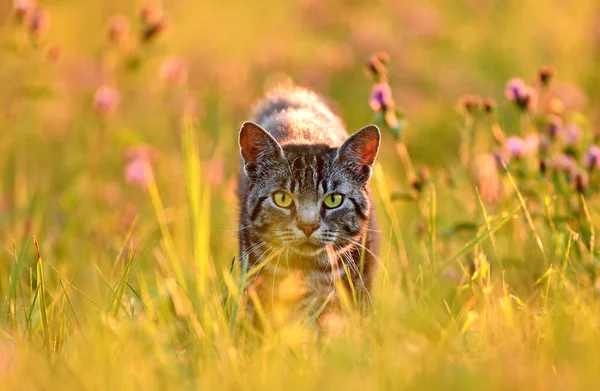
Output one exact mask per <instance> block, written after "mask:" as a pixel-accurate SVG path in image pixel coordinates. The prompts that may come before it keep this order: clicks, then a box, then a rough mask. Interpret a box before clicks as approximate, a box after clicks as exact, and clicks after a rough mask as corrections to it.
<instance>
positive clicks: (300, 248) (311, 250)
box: [290, 239, 325, 256]
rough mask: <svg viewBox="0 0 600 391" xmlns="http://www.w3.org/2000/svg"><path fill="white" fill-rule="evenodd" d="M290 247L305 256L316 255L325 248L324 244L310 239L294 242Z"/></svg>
mask: <svg viewBox="0 0 600 391" xmlns="http://www.w3.org/2000/svg"><path fill="white" fill-rule="evenodd" d="M290 247H291V248H292V250H293V251H294V252H296V253H298V254H300V255H304V256H315V255H317V254H319V253H320V252H322V251H324V250H325V246H324V245H323V244H321V243H318V242H314V241H312V240H310V239H307V240H303V241H301V242H298V243H294V244H292V245H291V246H290Z"/></svg>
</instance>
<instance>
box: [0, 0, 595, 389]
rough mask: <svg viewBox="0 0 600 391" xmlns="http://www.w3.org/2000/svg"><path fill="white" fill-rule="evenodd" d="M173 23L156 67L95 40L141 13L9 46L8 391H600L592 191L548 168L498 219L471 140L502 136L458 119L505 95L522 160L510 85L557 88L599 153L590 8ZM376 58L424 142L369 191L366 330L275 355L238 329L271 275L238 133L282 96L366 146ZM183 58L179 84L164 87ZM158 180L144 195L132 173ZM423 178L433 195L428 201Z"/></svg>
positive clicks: (397, 146) (287, 13)
mask: <svg viewBox="0 0 600 391" xmlns="http://www.w3.org/2000/svg"><path fill="white" fill-rule="evenodd" d="M168 3H169V4H167V2H165V4H164V6H165V8H166V11H167V13H168V15H169V18H170V19H169V21H170V25H169V28H168V29H167V30H166V31H165V33H164V36H160V37H158V38H157V39H156V41H152V42H149V43H147V44H141V43H139V42H138V38H137V37H138V35H136V34H138V32H139V31H140V29H143V27H144V26H143V25H142V24H141V23H140V22H132V26H131V28H132V31H133V33H132V34H133V35H132V38H131V41H129V44H128V45H125V47H119V46H115V45H110V44H108V43H107V42H105V31H104V30H103V29H104V28H105V23H106V20H108V18H109V17H110V16H111V15H112V14H114V13H123V14H125V15H126V16H128V17H129V18H130V19H131V20H132V21H133V20H135V15H137V14H136V13H137V12H138V7H139V5H140V3H137V2H131V3H127V4H121V3H120V2H119V3H118V4H117V2H114V3H113V2H106V4H103V5H100V4H99V3H97V2H74V1H71V2H64V4H63V2H56V1H54V2H53V1H47V2H44V5H45V6H46V7H47V8H48V9H49V10H50V12H51V14H52V28H51V30H50V32H49V33H48V36H47V37H45V38H44V39H43V40H41V41H40V42H39V43H38V44H37V45H33V44H32V43H31V42H30V41H29V38H28V35H27V32H26V29H25V26H22V25H21V26H19V25H17V24H15V23H14V20H13V18H12V16H7V17H6V18H3V20H2V25H1V26H0V31H1V32H2V34H0V41H1V43H2V46H1V48H0V53H1V54H2V56H3V65H2V67H0V83H1V84H0V85H2V87H0V102H2V104H1V105H0V106H1V107H2V116H1V117H0V134H1V137H0V156H1V157H2V158H0V243H1V245H2V247H1V251H0V384H2V385H3V389H7V390H10V389H15V390H16V389H19V390H23V389H26V390H28V389H32V390H38V389H40V390H43V389H60V390H69V389H77V390H81V389H84V390H106V389H115V390H137V389H142V388H143V389H147V390H153V389H157V390H159V389H160V390H163V389H178V390H180V389H203V388H217V389H290V390H294V389H298V390H305V389H348V390H353V389H374V390H375V389H394V390H396V389H418V390H421V389H461V390H464V389H477V390H479V389H595V386H596V384H597V380H596V378H597V368H598V364H599V363H600V353H599V350H598V349H597V348H596V346H597V341H598V337H599V334H600V329H599V327H598V325H599V324H600V308H599V307H600V305H599V303H600V302H599V301H598V287H599V280H598V277H597V276H598V249H597V240H596V231H597V229H598V217H599V215H598V214H599V209H598V207H599V204H598V200H597V197H596V196H595V195H594V191H595V187H596V183H597V180H598V178H597V175H596V174H597V172H596V174H593V173H591V174H590V178H589V179H590V190H589V191H587V192H584V193H582V194H579V193H577V192H574V191H573V190H572V189H571V188H570V185H569V183H568V182H567V181H565V180H564V179H565V178H563V177H560V176H555V177H550V176H546V177H540V176H536V175H533V174H532V173H533V172H535V170H532V169H531V167H532V166H533V165H534V159H533V158H532V159H530V160H526V161H525V163H523V165H522V166H520V165H518V164H517V165H515V164H513V163H511V164H509V165H507V166H506V169H505V170H504V169H503V170H501V171H502V173H501V181H502V184H503V188H504V193H503V196H502V198H501V200H500V201H498V202H496V203H490V202H488V201H487V200H486V199H485V198H486V197H485V194H484V192H483V191H482V189H481V188H480V187H479V188H477V187H476V185H475V181H474V180H473V178H472V175H471V170H470V168H469V167H465V165H463V164H461V158H462V156H461V152H460V151H461V146H460V145H459V144H460V136H461V134H462V132H464V130H465V129H464V128H465V126H463V125H462V123H463V122H466V123H469V126H474V127H473V128H472V129H471V130H472V131H473V132H475V134H478V135H479V136H481V135H487V136H484V137H483V138H486V137H488V138H490V137H489V134H488V133H489V132H488V130H487V126H488V125H489V124H488V123H486V122H485V121H480V119H481V117H477V119H476V121H475V123H474V124H473V123H471V122H470V121H464V119H463V118H461V117H460V115H459V114H457V113H456V107H455V102H456V101H457V99H458V96H459V95H460V94H462V93H464V92H482V93H485V94H486V95H493V96H495V97H496V98H497V100H498V102H499V105H498V111H497V113H498V117H497V118H498V124H499V126H501V127H502V129H504V131H505V132H506V133H507V134H508V135H510V134H519V132H520V131H521V129H520V118H519V115H518V111H516V110H515V109H514V108H513V107H511V106H510V104H509V102H505V101H504V100H502V88H503V85H504V83H505V82H506V80H507V79H508V78H509V77H510V76H513V75H519V74H522V75H532V74H533V73H534V72H535V69H536V68H537V66H538V65H540V64H542V63H553V64H555V65H556V66H557V68H558V69H559V72H560V73H559V77H558V80H557V84H556V85H557V88H558V87H561V88H562V87H564V86H565V85H567V86H568V87H569V88H572V89H571V90H569V91H571V92H570V94H571V95H568V94H567V95H568V96H566V98H565V103H568V104H569V105H571V106H569V107H568V110H569V117H568V118H569V120H573V121H575V122H576V123H578V124H580V125H581V127H582V128H583V129H584V131H585V136H584V138H585V142H586V143H587V142H588V141H589V142H595V140H594V136H593V131H594V121H593V120H594V118H596V116H597V112H595V111H594V104H595V102H596V101H597V97H598V96H600V95H599V94H600V91H599V90H598V87H597V85H598V84H597V83H595V82H594V80H597V76H596V71H595V70H596V68H597V51H598V50H597V41H595V40H594V39H596V38H597V37H596V38H594V37H595V36H594V35H593V34H594V33H593V32H590V31H592V29H591V27H590V26H593V25H594V23H595V22H594V17H593V15H594V12H597V11H598V9H597V8H598V7H597V5H596V4H595V2H594V1H592V0H589V1H587V0H582V1H577V2H576V3H575V4H574V5H573V6H572V7H569V9H568V10H565V9H564V7H565V6H564V5H563V4H562V3H559V2H547V4H545V5H544V7H543V10H541V11H540V7H541V6H540V4H539V2H537V1H533V0H531V1H520V2H516V1H503V2H487V3H486V2H462V3H456V4H452V5H450V3H448V4H446V3H445V2H436V1H428V2H412V1H409V2H403V4H402V5H398V6H395V5H394V4H393V3H394V2H383V4H366V3H365V4H362V3H360V4H359V3H358V2H331V5H330V6H329V7H331V8H330V9H325V11H323V9H322V8H319V7H320V6H319V5H315V4H316V3H318V2H315V4H312V3H310V2H306V3H305V2H280V3H278V5H276V6H272V5H271V3H270V2H267V1H257V2H256V4H254V5H253V6H252V7H250V6H249V5H247V4H245V3H244V4H242V3H239V4H236V5H235V6H233V5H232V6H228V7H226V8H223V7H221V3H217V2H206V4H190V3H189V2H184V1H174V2H168ZM311 4H312V5H311ZM0 7H2V9H8V6H7V5H2V6H0ZM311 7H313V8H311ZM247 8H252V9H251V10H247ZM245 11H248V12H245ZM81 14H89V15H90V18H89V20H87V21H86V23H82V22H81V18H80V15H81ZM6 15H9V13H6ZM196 16H197V17H196ZM228 18H229V19H230V21H231V23H229V24H228V23H216V22H214V21H215V20H221V21H222V20H226V19H228ZM259 19H261V20H265V23H260V28H259V29H258V30H256V31H255V30H253V29H252V28H251V27H252V26H254V25H255V24H257V22H256V20H259ZM349 20H350V21H354V22H353V23H348V21H349ZM357 20H358V21H360V23H358V22H356V21H357ZM412 20H417V21H418V22H419V23H412V24H411V23H410V22H411V21H412ZM508 26H509V27H510V28H508ZM557 26H559V27H560V28H558V27H557ZM532 31H536V32H538V34H537V35H536V34H532V33H531V32H532ZM501 32H503V33H501ZM504 32H505V33H504ZM228 34H229V35H228ZM199 37H201V39H200V38H199ZM390 37H391V38H390ZM398 37H399V38H398ZM548 42H553V44H552V45H548ZM53 45H59V46H60V47H61V53H62V55H61V59H60V60H58V61H55V60H54V59H49V58H48V52H49V50H50V48H51V47H52V46H53ZM221 48H222V50H220V49H221ZM381 48H383V49H386V50H388V52H389V53H390V56H391V63H390V64H389V73H390V84H391V85H392V87H393V88H394V93H395V96H396V100H397V103H398V105H399V106H400V108H401V109H402V110H403V111H404V112H405V114H406V115H407V119H408V121H409V123H410V126H409V127H408V128H407V129H406V130H405V133H404V134H403V138H402V139H401V140H396V139H395V138H394V137H393V136H392V134H391V132H388V131H385V133H384V135H383V144H382V149H381V152H380V156H379V157H378V163H377V165H376V167H375V170H374V175H373V178H372V183H371V188H372V191H373V196H374V200H375V206H376V210H377V216H378V220H379V224H380V230H381V239H382V240H381V242H382V246H381V251H380V254H379V258H380V263H381V268H380V271H379V273H378V276H377V280H376V283H375V284H374V286H375V288H374V292H372V300H373V303H372V304H373V305H372V313H371V314H370V316H368V317H366V318H359V317H357V316H353V315H350V316H349V317H348V323H347V325H346V328H345V329H344V331H343V332H342V333H341V335H339V336H338V337H336V338H323V337H319V336H317V335H316V333H315V332H314V329H313V328H311V327H307V328H300V327H287V328H282V329H279V328H278V327H276V326H275V325H271V324H269V322H268V321H266V320H264V321H263V325H264V328H265V332H264V334H260V333H258V332H257V331H256V330H255V329H254V328H253V327H252V326H251V324H250V322H249V321H248V319H247V318H246V316H245V304H244V303H245V301H247V300H253V298H252V297H250V298H247V297H245V295H244V288H245V287H246V283H247V280H248V278H250V277H252V276H253V275H254V274H255V273H256V271H255V270H253V269H250V270H247V265H245V264H243V263H242V267H241V268H234V269H233V270H231V269H230V266H231V262H232V259H233V258H234V257H236V256H237V255H238V254H237V232H236V230H237V229H238V226H237V222H236V220H237V206H236V202H237V201H236V196H235V185H236V181H237V175H238V174H239V167H238V164H239V161H238V151H237V145H236V136H237V130H238V128H239V125H240V124H241V123H242V122H243V121H244V120H246V119H247V113H248V110H249V107H250V105H251V103H252V101H253V100H254V99H255V98H257V97H258V96H259V95H260V93H261V91H262V90H263V88H264V86H265V85H268V84H270V83H272V82H273V81H274V80H275V81H277V80H281V79H282V78H283V76H282V75H281V73H280V72H282V71H284V72H285V73H286V74H290V75H291V76H292V77H293V78H294V79H295V80H297V81H299V82H300V83H302V84H305V85H308V86H310V87H312V88H315V89H316V90H318V91H319V92H321V93H323V94H325V95H327V96H329V97H331V98H332V100H333V101H334V102H335V104H336V106H337V107H338V109H339V111H340V112H341V115H342V116H343V118H344V119H345V120H346V122H347V124H348V127H349V129H351V130H354V129H358V128H360V127H361V126H362V125H364V124H366V123H368V122H370V121H371V120H372V117H373V113H371V112H370V110H369V107H368V104H367V100H368V94H369V88H370V85H369V81H368V80H367V79H366V78H365V76H364V74H363V70H362V62H363V61H364V60H365V59H366V58H367V56H368V55H369V54H370V53H371V52H373V51H375V50H378V49H381ZM171 55H176V56H179V57H181V58H183V59H185V60H186V63H187V69H188V72H189V74H188V77H187V79H186V80H185V82H183V83H180V84H178V83H174V84H169V83H165V82H163V81H161V80H160V79H159V78H158V77H157V74H158V73H159V70H160V67H161V62H162V60H163V59H164V58H166V57H168V56H171ZM574 58H577V61H574V60H573V59H574ZM102 84H107V85H111V86H114V87H116V88H117V89H118V91H119V93H120V95H121V101H120V103H119V105H118V107H117V108H116V110H115V112H114V113H112V114H110V115H102V114H101V113H99V112H98V111H95V110H94V109H93V100H94V96H93V95H94V91H95V90H96V88H97V87H99V86H100V85H102ZM576 86H581V87H576ZM573 91H575V92H573ZM580 93H581V94H582V95H583V96H585V97H586V98H587V102H584V103H580V102H579V101H578V100H577V99H579V98H578V96H579V95H578V94H580ZM573 96H575V97H573ZM568 99H571V101H569V100H568ZM573 102H575V103H573ZM536 124H537V123H536ZM471 130H469V131H471ZM486 132H488V133H486ZM475 139H477V137H476V138H475ZM477 140H479V142H481V140H480V139H477ZM486 143H487V144H486ZM482 145H484V146H485V148H486V149H487V148H489V147H490V145H491V142H490V141H489V140H487V141H484V142H483V144H482ZM142 146H150V149H149V150H147V149H144V148H141V147H142ZM481 150H484V148H483V147H482V149H481ZM408 153H410V157H408ZM140 156H141V157H142V158H143V159H141V160H143V162H144V163H143V166H142V167H143V170H142V172H138V173H137V174H139V175H141V176H142V177H143V178H145V179H146V181H144V183H145V185H142V186H137V185H136V183H137V182H135V181H131V180H129V181H128V180H126V178H124V170H125V168H126V167H127V166H128V164H129V163H130V162H131V161H132V160H133V161H136V160H138V159H140ZM410 158H412V161H411V160H410ZM413 164H414V166H413ZM422 165H427V166H429V167H430V168H431V179H430V180H429V181H426V182H427V184H423V187H422V189H421V190H419V191H415V189H414V187H411V185H412V183H411V180H412V179H414V178H416V177H418V175H421V174H419V171H418V170H419V166H422ZM413 177H414V178H413ZM268 261H269V257H267V260H266V261H265V262H268ZM240 269H242V270H241V272H240ZM250 296H251V295H250ZM254 300H256V299H255V298H254ZM351 301H352V297H349V298H348V302H351ZM255 304H257V303H256V301H255ZM259 312H260V311H259ZM264 318H265V319H266V318H267V317H266V316H264ZM311 321H313V322H314V319H308V321H307V323H311Z"/></svg>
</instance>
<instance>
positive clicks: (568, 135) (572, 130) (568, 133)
mask: <svg viewBox="0 0 600 391" xmlns="http://www.w3.org/2000/svg"><path fill="white" fill-rule="evenodd" d="M561 136H562V139H563V140H564V142H565V144H567V145H575V144H577V142H578V141H579V140H580V139H581V128H580V127H579V126H578V125H575V124H569V125H567V126H566V127H565V128H563V131H562V132H561Z"/></svg>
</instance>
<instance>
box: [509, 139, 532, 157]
mask: <svg viewBox="0 0 600 391" xmlns="http://www.w3.org/2000/svg"><path fill="white" fill-rule="evenodd" d="M505 147H506V150H507V152H508V155H509V156H510V157H511V158H514V159H520V158H522V157H524V156H525V155H526V154H527V152H528V150H529V148H528V145H527V143H526V142H525V140H523V139H522V138H521V137H517V136H511V137H509V138H508V139H506V144H505Z"/></svg>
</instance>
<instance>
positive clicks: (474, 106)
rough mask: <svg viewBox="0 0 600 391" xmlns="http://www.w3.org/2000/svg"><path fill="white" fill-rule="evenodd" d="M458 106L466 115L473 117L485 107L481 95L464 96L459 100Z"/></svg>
mask: <svg viewBox="0 0 600 391" xmlns="http://www.w3.org/2000/svg"><path fill="white" fill-rule="evenodd" d="M458 106H459V108H460V110H461V111H462V112H463V113H464V114H468V115H473V114H475V113H476V112H477V111H479V110H480V109H481V107H482V106H483V100H482V99H481V97H480V96H479V95H462V96H461V97H460V98H459V100H458Z"/></svg>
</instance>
